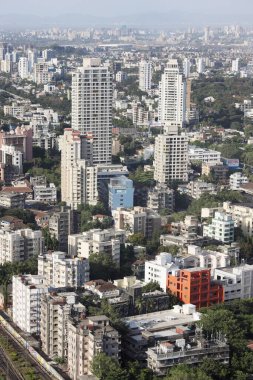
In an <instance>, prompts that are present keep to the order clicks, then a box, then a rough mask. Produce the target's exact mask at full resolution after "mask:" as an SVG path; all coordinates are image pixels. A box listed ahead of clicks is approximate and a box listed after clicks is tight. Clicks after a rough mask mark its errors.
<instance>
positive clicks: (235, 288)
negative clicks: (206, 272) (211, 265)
mask: <svg viewBox="0 0 253 380" xmlns="http://www.w3.org/2000/svg"><path fill="white" fill-rule="evenodd" d="M214 278H215V279H216V280H219V281H221V283H222V285H223V289H224V301H225V302H226V301H232V300H235V299H247V298H252V297H253V265H247V264H245V265H241V266H237V267H233V268H216V269H215V270H214Z"/></svg>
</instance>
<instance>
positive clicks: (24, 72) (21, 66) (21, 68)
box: [18, 57, 29, 79]
mask: <svg viewBox="0 0 253 380" xmlns="http://www.w3.org/2000/svg"><path fill="white" fill-rule="evenodd" d="M18 74H19V76H20V78H22V79H26V78H27V77H28V75H29V71H28V59H27V58H26V57H21V58H20V59H19V61H18Z"/></svg>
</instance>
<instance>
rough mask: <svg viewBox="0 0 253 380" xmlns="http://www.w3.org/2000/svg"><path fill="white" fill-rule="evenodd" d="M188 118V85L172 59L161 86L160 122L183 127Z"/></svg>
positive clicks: (176, 62) (177, 64)
mask: <svg viewBox="0 0 253 380" xmlns="http://www.w3.org/2000/svg"><path fill="white" fill-rule="evenodd" d="M185 116H186V83H185V78H184V75H183V74H182V71H181V69H180V66H179V63H178V61H177V60H176V59H170V60H169V62H168V63H167V66H166V68H165V70H164V74H163V75H162V79H161V82H160V84H159V120H160V121H161V122H162V123H165V124H166V123H173V124H179V125H181V126H182V125H183V124H184V122H185Z"/></svg>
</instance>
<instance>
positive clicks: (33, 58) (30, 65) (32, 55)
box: [27, 50, 36, 73]
mask: <svg viewBox="0 0 253 380" xmlns="http://www.w3.org/2000/svg"><path fill="white" fill-rule="evenodd" d="M27 57H28V71H29V73H31V72H32V71H33V66H34V64H35V63H36V52H35V51H34V50H28V52H27Z"/></svg>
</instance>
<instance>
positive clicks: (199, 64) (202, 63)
mask: <svg viewBox="0 0 253 380" xmlns="http://www.w3.org/2000/svg"><path fill="white" fill-rule="evenodd" d="M205 67H206V65H205V60H204V58H199V59H198V61H197V72H198V73H199V74H203V73H204V71H205Z"/></svg>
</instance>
